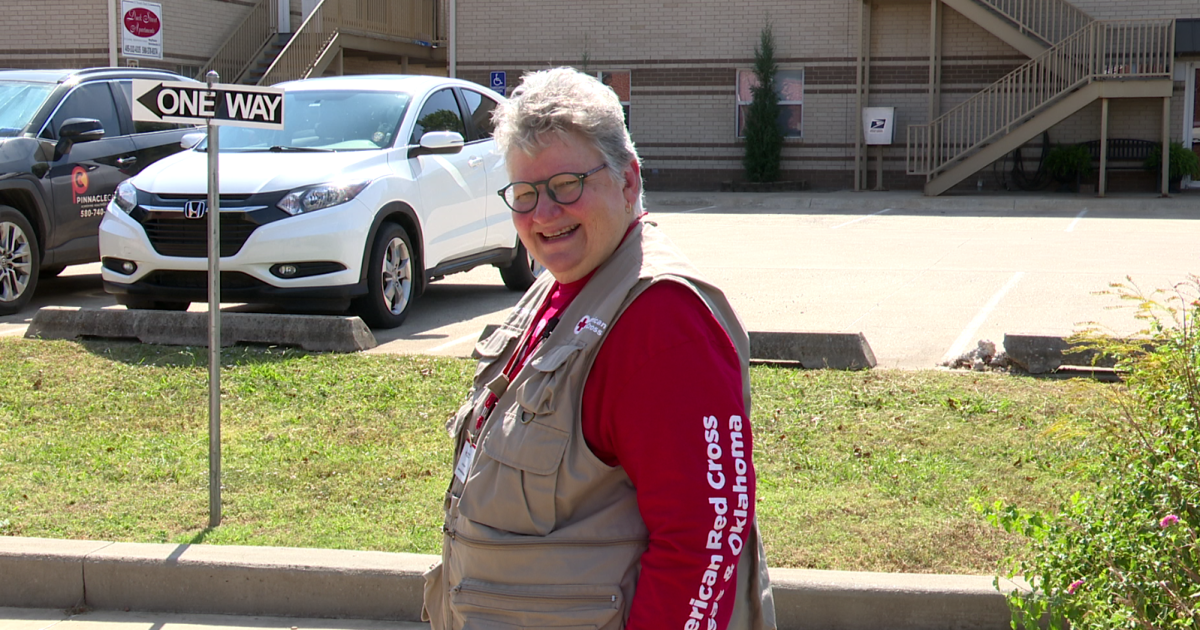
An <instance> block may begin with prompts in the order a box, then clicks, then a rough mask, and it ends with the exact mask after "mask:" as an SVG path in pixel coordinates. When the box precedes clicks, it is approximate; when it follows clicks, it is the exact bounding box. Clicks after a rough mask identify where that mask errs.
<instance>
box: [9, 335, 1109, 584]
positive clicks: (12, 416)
mask: <svg viewBox="0 0 1200 630" xmlns="http://www.w3.org/2000/svg"><path fill="white" fill-rule="evenodd" d="M222 362H223V363H224V368H223V371H222V376H221V379H222V380H221V383H222V445H223V446H222V448H223V461H222V469H223V486H224V488H223V491H222V493H223V498H224V503H223V516H224V518H223V521H222V524H221V526H220V527H217V528H213V529H208V528H206V525H207V522H208V486H207V484H208V394H207V381H206V379H207V367H206V363H207V350H206V349H204V348H178V347H162V346H143V345H137V344H125V343H100V342H85V343H67V342H32V341H23V340H0V535H11V536H38V537H49V538H79V539H92V540H116V541H138V542H172V543H196V542H205V543H214V544H242V545H279V546H295V547H324V548H334V549H371V550H383V551H407V552H414V553H436V552H437V551H438V550H439V547H440V542H441V536H440V533H439V526H440V511H441V502H442V495H443V492H444V491H445V488H446V483H447V479H448V475H449V473H450V455H451V454H450V440H449V438H448V436H447V435H446V433H445V431H444V429H443V425H444V423H445V421H446V419H447V418H449V417H450V415H451V414H452V413H453V412H454V411H455V410H456V409H457V408H458V405H459V402H460V401H461V400H462V398H463V396H464V394H465V392H466V387H467V384H468V383H469V380H470V378H471V374H472V373H473V363H472V362H470V361H465V360H458V359H442V358H433V357H408V356H394V355H331V354H325V355H318V354H307V353H303V352H299V351H295V350H285V349H266V348H232V349H231V348H227V349H225V350H224V351H223V354H222ZM752 378H753V388H754V405H755V407H754V412H753V415H752V418H753V422H754V430H755V439H756V451H755V460H756V465H757V467H758V474H759V497H760V502H759V515H760V517H759V518H760V522H761V524H762V526H763V529H764V535H765V540H766V544H767V551H768V556H769V558H770V560H771V564H772V565H773V566H789V567H810V568H821V569H841V570H866V571H905V572H941V573H992V572H993V571H994V570H995V568H996V564H997V562H998V560H999V559H1000V558H1002V557H1003V556H1005V555H1008V554H1013V553H1020V551H1021V547H1020V546H1019V545H1020V544H1022V543H1021V541H1019V540H1016V539H1013V538H1010V537H1008V536H1007V535H1006V534H1004V533H1002V532H1000V531H999V530H995V529H993V528H991V527H990V526H988V525H987V524H986V523H985V522H984V521H983V519H982V517H980V516H979V515H977V514H976V513H975V511H974V510H973V509H972V508H971V505H970V499H971V498H973V497H975V498H978V499H980V500H983V501H986V502H990V501H992V500H995V499H1004V500H1006V501H1010V502H1015V503H1017V504H1019V505H1022V506H1024V507H1036V508H1047V509H1052V508H1053V507H1054V506H1055V505H1057V504H1058V502H1059V501H1060V500H1062V499H1063V498H1064V497H1066V496H1068V495H1069V494H1070V493H1071V492H1073V491H1074V490H1077V489H1086V488H1088V487H1089V486H1090V484H1091V483H1093V482H1094V475H1096V474H1099V473H1098V472H1097V470H1096V469H1095V468H1094V465H1093V464H1092V462H1093V453H1092V450H1091V448H1090V443H1089V440H1088V435H1089V432H1088V430H1087V429H1088V427H1089V426H1091V425H1092V423H1093V422H1094V421H1095V418H1097V417H1098V415H1099V414H1108V413H1113V411H1112V409H1111V408H1110V407H1109V405H1108V404H1107V403H1106V402H1105V401H1106V398H1105V396H1103V393H1104V391H1105V389H1106V388H1109V387H1112V386H1111V385H1108V386H1106V385H1101V384H1097V383H1093V382H1086V381H1049V380H1036V379H1030V378H1018V377H1012V376H1004V375H994V374H976V373H968V374H960V373H948V372H941V371H922V372H902V371H871V372H829V371H795V370H789V369H781V368H770V367H755V368H753V370H752Z"/></svg>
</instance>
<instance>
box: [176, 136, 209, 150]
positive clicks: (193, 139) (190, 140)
mask: <svg viewBox="0 0 1200 630" xmlns="http://www.w3.org/2000/svg"><path fill="white" fill-rule="evenodd" d="M207 135H208V134H206V133H203V132H196V133H185V134H183V138H181V139H180V140H179V146H181V147H183V148H185V149H190V148H192V147H194V146H196V145H197V144H200V141H201V140H203V139H204V138H205V136H207Z"/></svg>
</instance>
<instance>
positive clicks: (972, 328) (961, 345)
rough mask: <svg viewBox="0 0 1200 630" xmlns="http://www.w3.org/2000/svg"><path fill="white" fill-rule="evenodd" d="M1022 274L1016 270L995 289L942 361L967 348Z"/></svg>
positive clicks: (1022, 272)
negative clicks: (1005, 281) (1001, 285)
mask: <svg viewBox="0 0 1200 630" xmlns="http://www.w3.org/2000/svg"><path fill="white" fill-rule="evenodd" d="M1024 275H1025V272H1024V271H1018V272H1016V273H1014V274H1013V275H1012V277H1011V278H1009V279H1008V282H1007V283H1006V284H1005V285H1004V286H1003V287H1001V289H1000V290H999V291H997V292H996V294H995V295H993V296H992V299H990V300H988V303H987V304H984V305H983V308H982V309H980V310H979V312H978V313H976V315H975V319H972V320H971V323H970V324H967V327H966V328H964V329H963V331H962V334H961V335H959V336H958V339H955V340H954V345H952V346H950V350H949V351H947V352H946V355H945V356H943V357H942V362H943V363H945V362H947V361H953V360H955V359H957V358H958V357H959V356H960V355H962V353H963V351H964V350H966V349H967V344H969V343H971V341H972V340H973V339H974V337H975V333H976V332H978V331H979V327H980V326H982V325H983V322H985V321H987V318H988V316H989V315H991V314H992V311H993V310H995V308H996V305H998V304H1000V300H1002V299H1004V294H1005V293H1008V292H1009V290H1011V289H1012V288H1013V287H1015V286H1017V283H1018V282H1020V281H1021V278H1022V277H1023V276H1024Z"/></svg>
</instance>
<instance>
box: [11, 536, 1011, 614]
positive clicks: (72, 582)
mask: <svg viewBox="0 0 1200 630" xmlns="http://www.w3.org/2000/svg"><path fill="white" fill-rule="evenodd" d="M436 560H437V557H436V556H430V555H417V554H406V553H384V552H377V551H334V550H329V549H296V548H285V547H236V546H220V545H170V544H140V543H109V542H91V541H77V540H54V539H46V538H17V537H0V607H3V606H7V607H17V608H71V607H74V606H81V605H86V606H89V607H93V608H97V609H102V610H124V609H130V610H138V611H154V612H177V613H218V614H239V615H268V616H289V617H333V618H359V619H388V620H398V621H417V620H419V619H420V612H421V602H422V598H423V592H424V578H423V577H422V574H423V573H424V571H425V570H426V569H428V568H429V566H431V565H432V564H433V563H434V562H435V561H436ZM771 581H772V583H773V590H774V596H775V606H776V614H777V617H778V621H779V627H780V629H781V630H828V629H830V628H837V629H838V630H878V629H879V628H888V630H1001V629H1002V628H1007V627H1008V623H1009V618H1010V617H1009V613H1008V608H1007V605H1006V604H1005V600H1004V595H1003V594H1002V593H1000V592H999V591H997V590H996V588H995V587H994V586H993V582H992V578H990V577H987V576H965V575H914V574H893V573H857V572H847V571H811V570H803V569H772V570H771ZM1015 587H1016V586H1015V585H1014V588H1015Z"/></svg>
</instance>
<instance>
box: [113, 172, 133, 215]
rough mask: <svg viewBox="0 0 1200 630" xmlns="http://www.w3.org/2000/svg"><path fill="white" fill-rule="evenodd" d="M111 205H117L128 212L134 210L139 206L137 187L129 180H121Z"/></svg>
mask: <svg viewBox="0 0 1200 630" xmlns="http://www.w3.org/2000/svg"><path fill="white" fill-rule="evenodd" d="M109 206H116V207H117V208H120V209H121V210H124V211H125V213H126V214H129V213H130V212H133V209H134V207H136V206H137V188H134V187H133V184H131V183H129V180H125V181H123V182H121V183H120V184H119V185H118V186H117V190H116V192H114V193H113V196H112V201H111V202H109Z"/></svg>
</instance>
